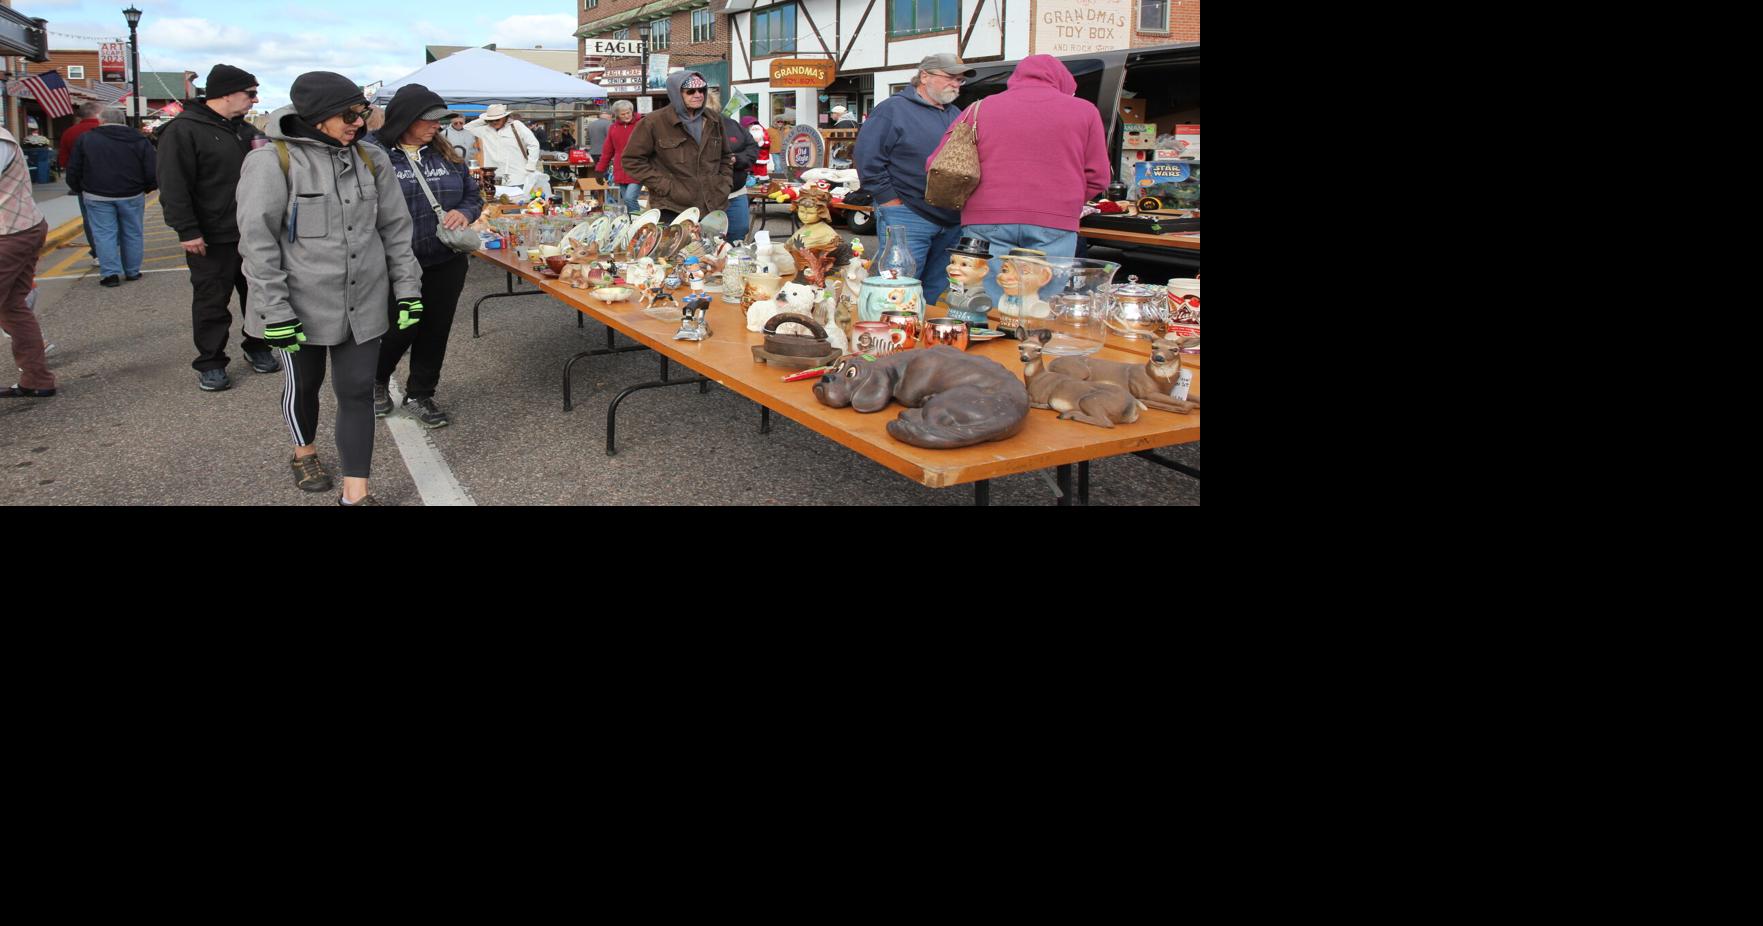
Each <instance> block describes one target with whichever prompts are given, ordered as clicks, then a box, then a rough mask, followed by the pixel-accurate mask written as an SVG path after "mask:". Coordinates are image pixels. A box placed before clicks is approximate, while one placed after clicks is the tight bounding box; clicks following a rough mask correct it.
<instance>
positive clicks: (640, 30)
mask: <svg viewBox="0 0 1763 926" xmlns="http://www.w3.org/2000/svg"><path fill="white" fill-rule="evenodd" d="M637 39H638V40H639V41H641V42H642V43H643V64H642V69H643V76H642V77H640V78H638V79H637V96H639V97H645V96H648V95H649V24H648V23H637Z"/></svg>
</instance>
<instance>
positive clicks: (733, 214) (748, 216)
mask: <svg viewBox="0 0 1763 926" xmlns="http://www.w3.org/2000/svg"><path fill="white" fill-rule="evenodd" d="M722 208H723V211H724V212H726V213H728V237H727V240H729V241H739V240H741V239H742V238H745V237H747V231H748V230H749V229H751V228H752V227H753V215H752V211H751V208H750V204H749V203H748V202H747V191H746V190H744V189H743V190H741V195H739V196H736V197H735V198H733V199H731V200H729V201H728V205H726V206H724V207H722Z"/></svg>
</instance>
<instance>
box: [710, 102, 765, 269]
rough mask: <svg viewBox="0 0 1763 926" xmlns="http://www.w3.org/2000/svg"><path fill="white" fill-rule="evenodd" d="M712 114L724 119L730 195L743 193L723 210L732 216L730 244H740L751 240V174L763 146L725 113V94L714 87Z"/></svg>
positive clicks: (729, 226) (729, 202)
mask: <svg viewBox="0 0 1763 926" xmlns="http://www.w3.org/2000/svg"><path fill="white" fill-rule="evenodd" d="M707 105H708V106H709V108H710V111H711V112H714V113H717V114H718V118H720V119H721V120H722V147H723V150H724V151H726V152H728V158H729V166H730V169H731V171H732V172H731V173H730V175H729V192H730V193H733V192H735V191H736V190H740V191H742V192H741V195H739V196H735V197H731V198H730V199H729V201H728V205H727V206H725V207H723V211H724V212H726V213H727V214H728V236H727V240H729V241H740V240H741V239H743V238H745V237H747V230H748V229H749V228H750V227H752V219H751V218H750V210H749V208H748V201H747V194H746V189H747V174H748V173H749V172H750V171H752V170H753V162H755V161H757V160H758V159H759V143H758V142H756V141H754V140H753V135H752V133H750V132H748V131H747V129H746V127H745V126H743V125H741V124H740V123H739V122H736V121H735V120H733V119H730V118H729V117H727V116H724V115H721V113H722V93H721V92H720V90H719V88H716V87H711V88H710V102H709V103H708V104H707Z"/></svg>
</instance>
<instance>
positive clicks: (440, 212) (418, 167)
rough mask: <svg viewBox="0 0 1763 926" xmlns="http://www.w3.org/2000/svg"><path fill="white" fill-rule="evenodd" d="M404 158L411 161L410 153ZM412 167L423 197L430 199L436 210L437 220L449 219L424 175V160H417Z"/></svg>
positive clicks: (430, 203) (419, 158) (412, 163)
mask: <svg viewBox="0 0 1763 926" xmlns="http://www.w3.org/2000/svg"><path fill="white" fill-rule="evenodd" d="M404 157H405V158H406V159H409V158H410V155H409V153H408V152H407V153H405V155H404ZM410 166H411V168H412V171H413V172H414V173H415V174H416V185H417V186H419V187H422V195H424V196H427V197H428V198H429V205H430V206H433V207H434V208H435V218H438V219H445V218H446V217H447V210H445V209H442V208H441V203H440V201H439V200H437V199H435V191H434V190H431V189H429V182H428V180H427V179H426V178H424V177H423V175H422V158H421V157H418V158H416V160H414V161H412V162H411V165H410Z"/></svg>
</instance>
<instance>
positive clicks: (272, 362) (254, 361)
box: [245, 347, 282, 373]
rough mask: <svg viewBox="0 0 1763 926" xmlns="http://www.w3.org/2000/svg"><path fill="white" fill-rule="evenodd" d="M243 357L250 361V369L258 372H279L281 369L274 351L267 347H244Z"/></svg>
mask: <svg viewBox="0 0 1763 926" xmlns="http://www.w3.org/2000/svg"><path fill="white" fill-rule="evenodd" d="M245 359H246V360H249V361H250V362H251V369H253V370H256V371H257V372H259V373H280V372H281V371H282V365H281V362H280V361H278V360H276V359H275V351H272V350H270V349H269V348H267V347H259V348H258V349H256V350H252V349H250V348H248V347H247V348H245Z"/></svg>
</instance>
